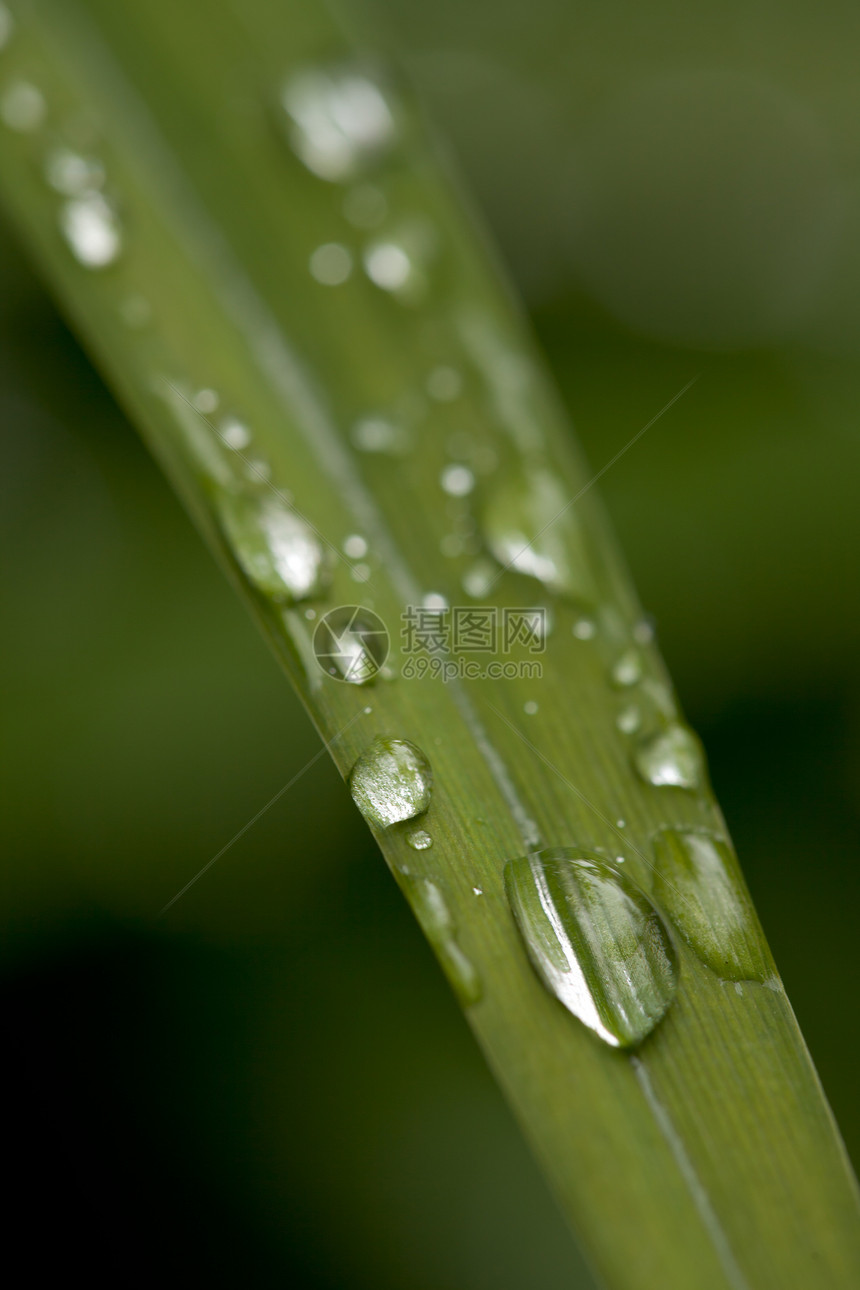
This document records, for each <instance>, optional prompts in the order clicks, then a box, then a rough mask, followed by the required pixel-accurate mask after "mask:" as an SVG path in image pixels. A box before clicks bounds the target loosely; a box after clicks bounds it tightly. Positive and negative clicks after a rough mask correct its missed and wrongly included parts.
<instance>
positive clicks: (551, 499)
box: [481, 469, 594, 600]
mask: <svg viewBox="0 0 860 1290" xmlns="http://www.w3.org/2000/svg"><path fill="white" fill-rule="evenodd" d="M569 502H570V497H569V495H568V494H567V493H566V492H565V490H564V487H563V485H562V483H561V481H560V480H559V479H558V478H557V477H556V476H555V475H552V474H551V473H550V472H549V471H547V470H543V469H529V470H517V471H515V472H512V473H511V474H510V475H509V476H508V478H507V479H506V480H505V481H504V482H503V483H500V484H498V485H497V486H496V487H495V488H494V489H493V490H492V492H491V493H490V496H489V498H488V501H487V503H486V505H485V507H484V511H483V514H482V517H481V518H482V525H483V531H484V537H485V540H486V542H487V545H488V546H489V548H490V550H491V551H492V553H493V555H494V556H495V558H496V559H497V560H498V562H499V564H501V565H502V566H503V567H504V568H506V569H507V568H511V569H515V570H516V571H517V572H518V573H523V574H526V575H528V576H529V577H532V578H537V579H538V580H539V581H540V582H543V583H545V584H546V585H547V586H548V587H550V588H551V589H552V590H553V591H557V592H561V593H563V594H567V595H569V596H572V597H576V598H579V599H584V600H590V599H592V598H593V595H594V588H593V583H592V577H591V569H590V565H589V561H588V558H587V555H586V548H585V538H584V535H583V533H582V531H581V527H580V524H579V521H578V519H577V517H576V515H575V513H574V511H573V508H572V507H570V505H569Z"/></svg>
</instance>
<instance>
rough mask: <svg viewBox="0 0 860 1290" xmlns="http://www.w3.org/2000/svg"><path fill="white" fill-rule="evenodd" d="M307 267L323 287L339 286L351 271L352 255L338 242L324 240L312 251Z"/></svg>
mask: <svg viewBox="0 0 860 1290" xmlns="http://www.w3.org/2000/svg"><path fill="white" fill-rule="evenodd" d="M308 268H309V269H310V271H311V277H313V278H315V279H316V281H317V282H319V283H321V284H322V285H323V286H324V287H339V286H340V284H341V283H342V282H346V280H347V278H348V277H349V275H350V274H351V273H352V256H351V255H350V253H349V251H348V250H347V249H346V247H345V246H341V244H340V242H325V243H323V245H322V246H318V247H317V248H316V250H315V251H314V252H313V253H312V255H311V258H310V260H309V261H308Z"/></svg>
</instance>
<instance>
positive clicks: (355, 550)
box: [343, 533, 367, 560]
mask: <svg viewBox="0 0 860 1290" xmlns="http://www.w3.org/2000/svg"><path fill="white" fill-rule="evenodd" d="M343 553H344V555H345V556H348V557H349V559H350V560H360V559H361V557H362V556H363V555H367V543H366V542H365V540H364V538H363V537H362V536H361V534H360V533H350V535H349V537H348V538H345V539H344V543H343Z"/></svg>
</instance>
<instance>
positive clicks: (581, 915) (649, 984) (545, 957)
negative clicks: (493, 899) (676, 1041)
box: [505, 847, 677, 1048]
mask: <svg viewBox="0 0 860 1290" xmlns="http://www.w3.org/2000/svg"><path fill="white" fill-rule="evenodd" d="M505 887H506V890H507V893H508V899H509V901H510V903H511V908H512V909H513V912H514V916H515V918H516V921H517V925H518V926H519V929H520V932H521V933H522V937H523V940H524V941H525V944H526V948H527V950H528V953H529V957H530V958H531V961H532V963H533V964H534V966H535V968H536V970H537V973H538V975H539V976H540V977H541V979H542V981H543V982H544V984H545V985H546V986H547V988H548V989H549V990H551V991H552V993H553V994H554V995H555V996H556V998H558V999H559V1000H560V1001H561V1003H563V1004H564V1006H565V1007H566V1008H567V1009H568V1011H569V1012H572V1013H573V1015H574V1016H575V1017H578V1018H579V1020H580V1021H581V1022H583V1024H584V1025H586V1026H588V1028H589V1029H590V1030H593V1031H594V1033H595V1034H596V1035H598V1036H599V1037H600V1038H601V1039H602V1040H604V1041H605V1042H606V1043H607V1044H610V1045H611V1046H613V1047H616V1048H617V1047H622V1048H629V1047H632V1046H633V1045H634V1044H638V1043H641V1042H642V1040H643V1039H644V1038H645V1037H646V1035H648V1034H650V1032H651V1031H652V1030H653V1029H654V1027H655V1026H656V1025H657V1023H658V1021H659V1020H660V1019H661V1017H662V1016H663V1015H664V1014H665V1012H666V1010H667V1008H668V1007H669V1005H670V1003H671V1002H672V998H673V996H674V993H675V987H676V984H677V966H676V957H675V950H674V947H673V945H672V941H671V938H670V936H669V933H668V931H667V930H666V927H665V925H664V923H663V921H662V919H661V918H660V915H659V914H658V912H657V910H656V909H655V908H654V906H653V905H652V904H651V902H650V901H649V899H648V897H647V896H646V895H645V893H644V892H643V891H641V890H640V888H639V887H637V886H636V885H635V884H634V883H633V882H631V880H630V879H629V878H628V877H627V876H626V875H625V874H622V873H620V872H619V871H618V870H617V869H616V868H615V867H614V866H613V865H611V864H609V863H608V862H607V861H606V860H603V859H602V858H600V857H599V856H596V855H594V854H593V853H587V852H586V853H583V852H582V851H578V850H576V849H574V848H572V847H556V848H551V849H549V850H546V851H540V852H538V853H537V854H536V855H532V856H525V857H523V858H521V859H519V860H511V861H509V862H508V864H507V865H506V867H505Z"/></svg>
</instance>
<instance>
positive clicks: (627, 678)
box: [612, 649, 642, 689]
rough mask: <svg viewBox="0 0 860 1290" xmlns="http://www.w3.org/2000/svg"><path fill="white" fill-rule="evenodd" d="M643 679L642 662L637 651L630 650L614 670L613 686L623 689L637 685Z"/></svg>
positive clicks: (622, 656) (623, 655) (616, 664)
mask: <svg viewBox="0 0 860 1290" xmlns="http://www.w3.org/2000/svg"><path fill="white" fill-rule="evenodd" d="M641 679H642V660H641V658H640V657H639V654H638V652H637V651H636V650H635V649H629V650H627V651H626V652H625V653H624V654H622V655H621V657H620V658H619V659H618V661H617V662H616V663H615V666H614V667H613V669H612V684H613V685H615V686H618V687H619V688H621V689H626V688H627V686H630V685H636V684H637V682H638V681H640V680H641Z"/></svg>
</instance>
